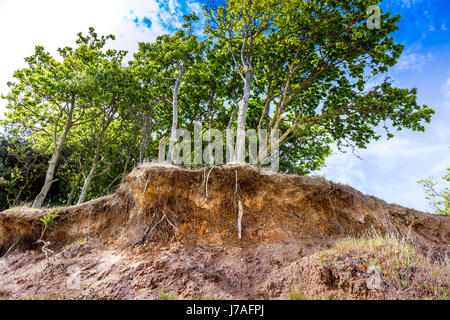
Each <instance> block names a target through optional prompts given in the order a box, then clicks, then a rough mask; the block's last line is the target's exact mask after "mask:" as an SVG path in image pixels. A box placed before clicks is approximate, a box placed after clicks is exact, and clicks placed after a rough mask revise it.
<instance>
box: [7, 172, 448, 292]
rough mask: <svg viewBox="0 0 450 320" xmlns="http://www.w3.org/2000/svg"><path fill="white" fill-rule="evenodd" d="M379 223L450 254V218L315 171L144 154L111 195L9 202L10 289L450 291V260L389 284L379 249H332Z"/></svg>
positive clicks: (434, 254) (429, 249) (385, 230)
mask: <svg viewBox="0 0 450 320" xmlns="http://www.w3.org/2000/svg"><path fill="white" fill-rule="evenodd" d="M239 201H241V203H242V205H243V211H244V212H243V218H242V238H241V239H239V238H238V227H237V219H238V203H239ZM53 213H57V214H58V215H57V217H56V218H55V222H57V224H58V226H50V227H49V228H44V224H43V222H42V221H41V218H43V217H46V216H47V215H48V214H53ZM368 234H377V235H379V236H389V237H396V238H399V239H404V238H406V239H407V241H408V243H410V244H411V245H413V246H414V248H416V249H417V251H418V253H417V254H420V255H421V256H423V257H424V259H426V260H427V261H428V262H429V265H433V264H434V263H437V262H439V261H440V262H442V260H443V259H445V257H446V255H447V253H448V248H449V247H448V244H449V243H450V218H449V217H448V216H435V215H430V214H426V213H423V212H419V211H416V210H413V209H408V208H404V207H401V206H398V205H393V204H387V203H385V202H384V201H382V200H379V199H377V198H375V197H372V196H367V195H363V194H362V193H360V192H358V191H356V190H355V189H353V188H351V187H349V186H345V185H340V184H334V183H332V182H329V181H326V180H323V179H317V178H311V177H308V176H297V175H285V174H267V173H265V172H261V171H258V170H257V169H254V168H252V167H250V166H232V165H227V166H221V167H212V168H206V169H201V170H184V169H179V168H177V167H172V166H161V165H144V166H142V167H139V168H137V169H135V170H134V171H133V172H132V173H130V174H129V175H128V176H127V180H126V183H124V184H123V185H122V186H121V187H120V188H119V189H118V190H117V192H116V193H114V194H112V195H110V196H106V197H103V198H100V199H96V200H93V201H90V202H87V203H84V204H82V205H77V206H72V207H67V208H57V209H46V210H33V209H24V208H17V209H10V210H7V211H4V212H1V213H0V257H2V258H0V299H1V298H2V297H3V298H7V299H23V298H45V299H54V298H68V299H98V298H100V299H155V298H161V297H165V296H166V295H165V294H164V292H170V293H172V294H173V295H175V296H176V297H178V298H197V299H202V298H214V299H236V298H243V299H260V298H261V299H268V298H281V299H285V298H293V297H295V296H296V295H295V293H296V292H301V293H302V295H303V296H304V298H311V299H320V298H322V299H324V298H325V299H327V298H330V297H332V298H338V299H397V298H399V299H417V298H426V297H428V296H427V290H428V287H429V286H430V285H433V286H435V288H437V286H438V285H439V290H441V291H442V290H443V291H442V292H447V291H446V290H448V285H449V279H450V278H449V268H448V264H447V265H445V266H444V269H442V270H443V274H442V277H441V278H439V279H440V280H439V284H436V283H435V282H433V281H434V280H433V281H431V280H430V279H428V278H424V280H423V281H422V280H421V281H422V282H426V283H427V285H426V286H424V288H425V289H423V290H422V289H421V291H420V292H419V291H417V290H409V289H408V290H406V289H404V288H401V285H399V286H400V287H398V286H397V285H396V282H388V281H387V280H386V279H387V278H386V279H385V281H384V282H382V283H381V284H380V283H378V282H380V279H378V278H377V277H375V276H376V275H377V274H378V273H374V271H373V269H371V268H369V270H368V269H367V265H366V264H368V263H369V260H370V259H371V258H370V255H371V254H372V253H371V252H366V251H349V252H346V253H345V254H342V252H336V257H335V259H334V258H333V259H330V258H326V259H325V258H323V257H324V255H323V253H324V252H329V251H330V250H333V248H334V244H335V242H336V241H337V240H339V239H343V238H348V237H352V238H357V237H361V236H364V235H368ZM39 239H42V240H44V241H45V242H46V243H47V244H46V245H45V246H44V247H43V244H44V242H42V240H41V241H38V242H37V240H39ZM49 250H51V251H49ZM327 250H328V251H327ZM333 252H334V251H333ZM338 254H339V255H338ZM46 255H47V258H46ZM425 271H426V270H425ZM425 271H424V270H422V271H420V266H419V267H418V266H412V267H411V268H409V269H408V272H407V274H408V277H410V276H412V277H413V278H414V277H416V278H417V279H418V275H419V273H420V274H422V275H423V274H427V273H426V272H425ZM399 272H400V271H399ZM404 274H406V273H404ZM78 275H79V277H77V276H78ZM384 276H386V272H385V273H384ZM380 277H381V276H380ZM74 279H80V283H79V284H80V285H79V286H76V285H74V283H75V284H76V283H77V282H76V281H75V280H74ZM383 279H384V278H383ZM408 279H409V278H408ZM433 279H434V278H433ZM408 281H410V280H408ZM375 282H376V283H378V284H377V285H374V283H375ZM402 283H403V282H402ZM435 291H436V290H435ZM441 291H439V292H441ZM418 292H419V293H418ZM297 295H298V294H297ZM441 296H442V295H441ZM443 297H444V298H448V294H447V295H443Z"/></svg>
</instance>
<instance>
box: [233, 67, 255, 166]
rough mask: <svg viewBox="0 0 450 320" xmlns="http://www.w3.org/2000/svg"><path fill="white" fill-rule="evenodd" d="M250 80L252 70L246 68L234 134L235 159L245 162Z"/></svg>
mask: <svg viewBox="0 0 450 320" xmlns="http://www.w3.org/2000/svg"><path fill="white" fill-rule="evenodd" d="M251 80H252V72H251V71H250V70H248V71H247V72H246V73H245V79H244V97H243V101H242V104H241V105H240V106H239V114H238V118H237V135H236V152H235V155H236V159H235V161H237V162H245V120H246V118H247V107H248V103H249V101H250V83H251Z"/></svg>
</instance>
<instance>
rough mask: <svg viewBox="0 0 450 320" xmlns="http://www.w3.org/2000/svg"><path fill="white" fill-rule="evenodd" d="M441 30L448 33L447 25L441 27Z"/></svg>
mask: <svg viewBox="0 0 450 320" xmlns="http://www.w3.org/2000/svg"><path fill="white" fill-rule="evenodd" d="M441 29H442V30H444V31H447V26H446V25H445V23H444V24H443V25H441Z"/></svg>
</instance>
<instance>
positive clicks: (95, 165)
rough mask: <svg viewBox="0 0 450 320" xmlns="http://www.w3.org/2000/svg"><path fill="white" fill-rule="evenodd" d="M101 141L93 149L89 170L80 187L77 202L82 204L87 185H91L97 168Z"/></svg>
mask: <svg viewBox="0 0 450 320" xmlns="http://www.w3.org/2000/svg"><path fill="white" fill-rule="evenodd" d="M101 149H102V146H101V143H100V144H99V145H97V150H96V151H95V156H94V161H93V162H92V167H91V170H90V171H89V174H88V176H87V177H86V180H84V184H83V188H82V189H81V193H80V198H79V199H78V202H77V204H82V203H83V202H84V199H85V198H86V194H87V191H88V189H89V186H90V185H91V182H92V179H94V174H95V170H97V164H98V159H99V158H100V153H101Z"/></svg>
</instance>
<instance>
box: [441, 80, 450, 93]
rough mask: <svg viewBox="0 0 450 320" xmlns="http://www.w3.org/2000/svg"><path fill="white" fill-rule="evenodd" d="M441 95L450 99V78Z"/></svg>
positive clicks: (442, 88)
mask: <svg viewBox="0 0 450 320" xmlns="http://www.w3.org/2000/svg"><path fill="white" fill-rule="evenodd" d="M441 93H442V94H443V95H444V96H445V97H446V98H450V77H449V78H448V79H447V81H446V82H445V83H444V84H443V85H442V87H441Z"/></svg>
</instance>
